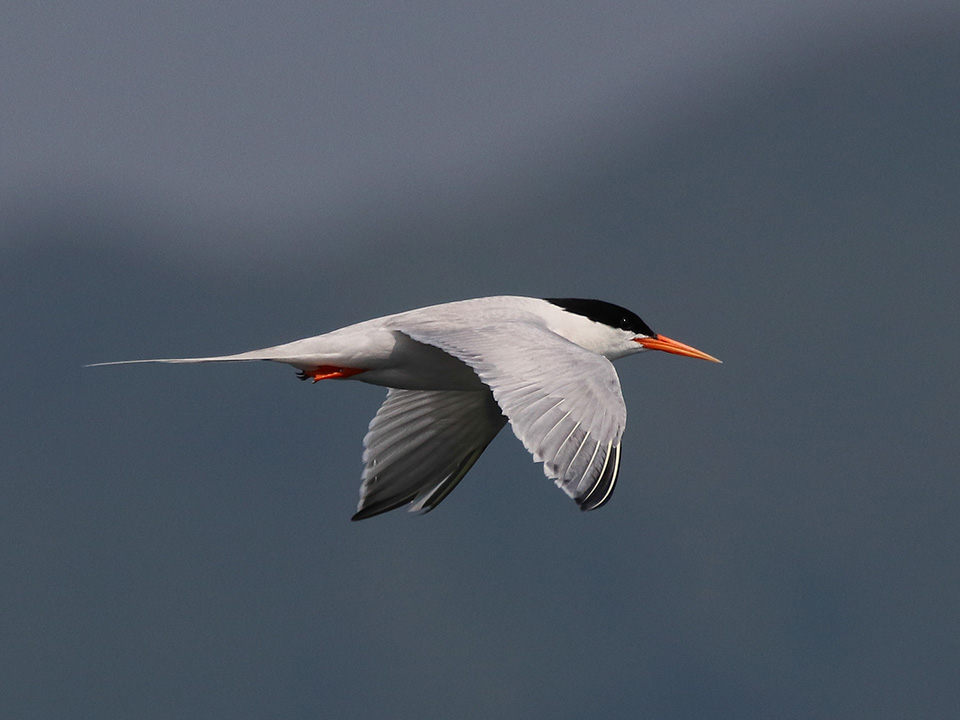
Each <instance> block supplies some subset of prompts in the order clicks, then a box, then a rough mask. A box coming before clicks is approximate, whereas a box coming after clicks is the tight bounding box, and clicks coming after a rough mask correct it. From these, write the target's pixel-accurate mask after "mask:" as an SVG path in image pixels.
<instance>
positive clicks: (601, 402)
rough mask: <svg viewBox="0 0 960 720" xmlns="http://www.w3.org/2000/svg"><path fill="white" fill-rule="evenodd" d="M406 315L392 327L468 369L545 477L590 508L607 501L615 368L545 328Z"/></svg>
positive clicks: (617, 405)
mask: <svg viewBox="0 0 960 720" xmlns="http://www.w3.org/2000/svg"><path fill="white" fill-rule="evenodd" d="M451 325H452V324H451V323H448V322H437V321H434V320H430V319H426V320H417V319H411V318H404V319H403V322H402V324H399V323H398V324H397V326H396V329H398V330H400V331H401V332H403V333H405V334H407V335H409V336H410V337H412V338H413V339H414V340H418V341H420V342H423V343H427V344H429V345H435V346H436V347H439V348H440V349H442V350H445V351H446V352H448V353H450V354H451V355H453V356H454V357H456V358H459V359H460V360H462V361H463V362H465V363H466V364H467V365H469V366H470V367H472V368H473V369H474V371H476V373H477V375H479V377H480V379H481V380H482V381H483V382H484V383H486V384H487V385H488V386H489V387H490V389H491V390H492V391H493V396H494V398H495V399H496V401H497V403H498V404H499V405H500V408H501V409H502V410H503V413H504V415H506V416H507V418H508V419H509V421H510V425H511V427H512V428H513V431H514V433H515V434H516V436H517V437H518V438H519V439H520V441H521V442H522V443H523V444H524V447H526V448H527V450H529V451H530V453H531V454H532V455H533V457H534V460H536V461H537V462H542V463H543V470H544V473H545V474H546V475H547V477H550V478H552V479H554V480H555V481H556V483H557V485H558V486H559V487H560V488H562V489H563V491H564V492H566V493H567V495H569V496H570V497H572V498H573V499H574V500H576V501H577V504H578V505H579V506H580V508H581V509H583V510H593V509H594V508H598V507H600V506H601V505H603V504H604V503H605V502H607V500H609V499H610V495H611V494H612V493H613V487H614V484H615V483H616V479H617V473H618V471H619V468H620V437H621V436H622V434H623V428H624V426H625V424H626V420H627V409H626V406H625V405H624V402H623V395H622V394H621V392H620V380H619V378H618V377H617V372H616V370H614V368H613V364H612V363H611V362H610V361H609V360H607V359H606V358H605V357H603V356H601V355H597V354H596V353H592V352H590V351H588V350H584V349H583V348H581V347H580V346H579V345H576V344H574V343H572V342H570V341H569V340H566V339H565V338H563V337H561V336H559V335H557V334H556V333H554V332H552V331H551V330H549V329H547V328H546V327H543V326H540V325H537V324H534V323H518V322H510V323H504V324H499V325H497V324H494V325H485V326H482V327H475V328H463V327H462V326H460V327H452V326H451Z"/></svg>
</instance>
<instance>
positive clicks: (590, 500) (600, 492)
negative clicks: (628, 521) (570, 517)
mask: <svg viewBox="0 0 960 720" xmlns="http://www.w3.org/2000/svg"><path fill="white" fill-rule="evenodd" d="M611 455H612V456H613V457H612V458H611ZM619 473H620V445H614V446H613V447H612V448H611V449H610V450H609V451H608V452H607V459H606V462H605V463H604V466H603V472H602V473H600V477H599V478H598V479H597V484H596V485H594V486H593V487H592V488H590V490H588V491H587V492H586V493H585V494H583V495H581V496H580V497H578V498H575V499H576V502H577V505H579V506H580V509H581V510H583V511H584V512H586V511H588V510H596V509H597V508H600V507H603V506H604V505H606V504H607V503H608V502H610V498H612V497H613V490H614V488H615V487H616V485H617V475H618V474H619Z"/></svg>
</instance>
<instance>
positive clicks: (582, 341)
mask: <svg viewBox="0 0 960 720" xmlns="http://www.w3.org/2000/svg"><path fill="white" fill-rule="evenodd" d="M546 300H547V302H549V303H552V304H553V305H556V306H558V307H560V308H563V309H564V310H566V311H567V312H568V313H571V314H572V315H573V316H580V317H583V318H586V319H587V320H589V321H591V322H592V323H593V325H592V328H593V329H594V332H584V331H583V330H582V329H580V328H577V329H573V328H571V331H572V332H570V333H569V334H568V333H564V332H561V334H563V335H564V336H566V337H567V338H568V339H569V340H572V341H573V342H576V343H577V344H579V345H581V346H583V347H587V348H588V349H590V350H593V351H594V352H598V353H600V354H601V355H605V356H606V357H608V358H609V359H611V360H614V359H616V358H619V357H624V356H626V355H632V354H633V353H637V352H643V351H644V350H660V351H662V352H668V353H672V354H674V355H686V356H687V357H692V358H699V359H701V360H709V361H711V362H716V363H718V362H720V360H717V358H715V357H713V356H712V355H707V354H706V353H705V352H701V351H700V350H697V349H696V348H694V347H690V346H689V345H685V344H684V343H682V342H678V341H676V340H671V339H670V338H668V337H665V336H664V335H660V334H658V333H655V332H654V331H653V330H651V329H650V326H649V325H647V324H646V323H645V322H644V321H643V320H641V319H640V316H639V315H637V314H636V313H634V312H631V311H630V310H627V309H626V308H623V307H620V306H619V305H614V304H613V303H608V302H604V301H603V300H582V299H579V298H546Z"/></svg>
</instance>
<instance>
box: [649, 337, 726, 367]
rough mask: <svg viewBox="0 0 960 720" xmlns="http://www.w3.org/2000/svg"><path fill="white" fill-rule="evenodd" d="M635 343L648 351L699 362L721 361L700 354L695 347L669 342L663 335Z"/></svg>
mask: <svg viewBox="0 0 960 720" xmlns="http://www.w3.org/2000/svg"><path fill="white" fill-rule="evenodd" d="M636 342H638V343H640V344H641V345H643V347H645V348H647V349H648V350H662V351H663V352H668V353H673V354H674V355H686V356H687V357H692V358H700V359H701V360H709V361H710V362H715V363H718V362H722V361H721V360H717V359H716V358H715V357H713V355H707V354H706V353H705V352H701V351H700V350H697V349H696V348H695V347H690V346H689V345H684V344H683V343H682V342H677V341H676V340H671V339H670V338H668V337H664V336H663V335H656V336H654V337H644V338H637V339H636Z"/></svg>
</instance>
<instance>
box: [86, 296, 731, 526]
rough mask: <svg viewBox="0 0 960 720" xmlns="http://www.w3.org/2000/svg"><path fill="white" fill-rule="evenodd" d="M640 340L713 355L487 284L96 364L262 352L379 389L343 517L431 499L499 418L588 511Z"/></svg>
mask: <svg viewBox="0 0 960 720" xmlns="http://www.w3.org/2000/svg"><path fill="white" fill-rule="evenodd" d="M646 350H661V351H663V352H668V353H674V354H676V355H685V356H688V357H693V358H700V359H703V360H710V361H712V362H720V361H719V360H717V359H716V358H715V357H712V356H710V355H707V354H706V353H704V352H701V351H700V350H697V349H695V348H692V347H690V346H689V345H684V344H683V343H681V342H677V341H676V340H671V339H670V338H668V337H664V336H663V335H658V334H657V333H655V332H654V331H653V330H651V329H650V327H649V326H648V325H647V324H646V323H645V322H644V321H643V320H641V319H640V317H639V316H637V315H636V314H635V313H633V312H631V311H630V310H627V309H625V308H622V307H620V306H618V305H614V304H612V303H608V302H604V301H602V300H583V299H577V298H546V299H540V298H529V297H513V296H497V297H485V298H477V299H473V300H461V301H457V302H450V303H445V304H442V305H433V306H430V307H425V308H420V309H417V310H409V311H407V312H401V313H397V314H395V315H388V316H386V317H381V318H376V319H373V320H367V321H365V322H361V323H357V324H356V325H350V326H348V327H345V328H341V329H340V330H334V331H333V332H329V333H326V334H324V335H317V336H316V337H310V338H305V339H303V340H296V341H294V342H291V343H286V344H284V345H276V346H274V347H268V348H263V349H261V350H251V351H249V352H243V353H238V354H236V355H219V356H213V357H196V358H161V359H152V360H125V361H120V362H109V363H96V365H98V366H101V365H126V364H134V363H215V362H247V361H253V360H268V361H272V362H279V363H285V364H287V365H292V366H293V367H295V368H297V369H298V370H299V373H298V376H299V377H300V379H302V380H312V381H313V382H318V381H320V380H333V379H351V380H360V381H361V382H366V383H371V384H373V385H381V386H384V387H386V388H388V390H387V397H386V400H385V401H384V403H383V405H381V406H380V409H379V410H378V411H377V414H376V416H375V417H374V418H373V420H372V421H371V422H370V426H369V430H368V431H367V434H366V436H365V437H364V439H363V446H364V451H363V464H364V469H363V473H362V475H361V486H360V502H359V504H358V505H357V512H356V514H355V515H354V516H353V520H362V519H364V518H368V517H372V516H374V515H379V514H380V513H384V512H387V511H389V510H393V509H395V508H399V507H401V506H403V505H410V511H411V512H428V511H430V510H432V509H433V508H435V507H436V506H437V505H438V504H439V503H440V502H441V501H442V500H443V499H444V498H445V497H446V496H447V495H449V494H450V492H451V491H452V490H453V489H454V488H455V487H456V486H457V483H459V482H460V481H461V480H462V479H463V477H464V475H466V474H467V472H468V471H469V470H470V468H471V467H473V464H474V463H475V462H476V461H477V459H478V458H479V457H480V455H481V454H482V453H483V451H484V450H485V449H486V447H487V445H489V444H490V442H491V441H492V440H493V438H494V437H496V435H497V433H499V432H500V430H501V429H502V428H503V426H504V425H505V424H507V423H508V422H509V423H510V427H511V428H512V429H513V432H514V434H515V435H516V436H517V437H518V438H519V439H520V442H522V443H523V445H524V447H526V449H527V450H528V451H529V452H530V453H531V454H532V455H533V459H534V460H535V461H536V462H541V463H543V471H544V474H545V475H546V476H547V477H549V478H551V479H552V480H554V482H555V483H556V484H557V485H558V486H559V487H560V488H561V489H562V490H563V491H564V492H565V493H566V494H567V495H569V496H570V497H571V498H573V499H574V500H575V501H576V503H577V505H579V506H580V509H581V510H595V509H596V508H598V507H600V506H601V505H603V504H604V503H606V502H607V501H608V500H609V499H610V496H611V494H612V493H613V488H614V484H615V483H616V480H617V474H618V472H619V470H620V439H621V437H622V435H623V430H624V426H625V424H626V419H627V408H626V405H625V404H624V401H623V395H622V393H621V392H620V380H619V378H618V377H617V372H616V370H615V369H614V367H613V364H612V362H611V361H612V360H618V359H620V358H623V357H626V356H627V355H633V354H635V353H639V352H644V351H646Z"/></svg>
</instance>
